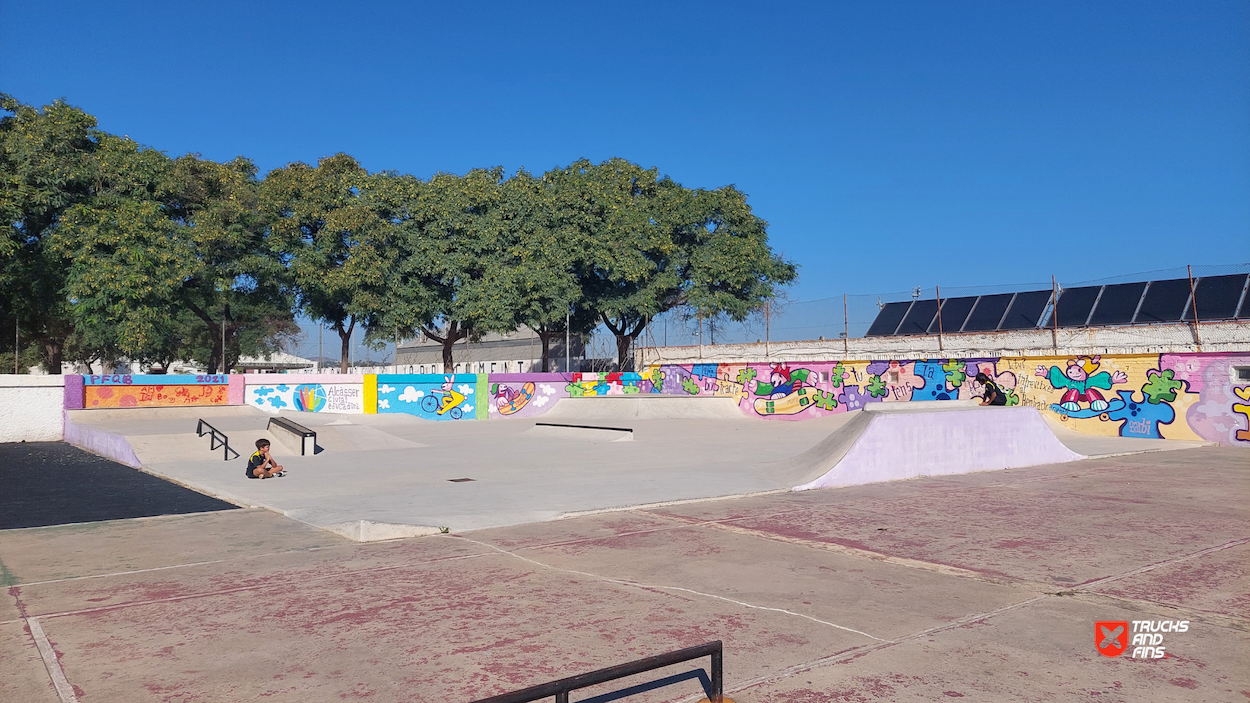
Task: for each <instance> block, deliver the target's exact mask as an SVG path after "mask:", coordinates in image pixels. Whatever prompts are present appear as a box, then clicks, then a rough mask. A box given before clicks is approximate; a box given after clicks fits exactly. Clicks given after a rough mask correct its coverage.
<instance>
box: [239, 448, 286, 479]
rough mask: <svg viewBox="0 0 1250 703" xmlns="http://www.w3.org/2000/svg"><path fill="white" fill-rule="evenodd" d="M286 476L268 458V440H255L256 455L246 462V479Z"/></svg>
mask: <svg viewBox="0 0 1250 703" xmlns="http://www.w3.org/2000/svg"><path fill="white" fill-rule="evenodd" d="M274 476H286V471H285V470H283V468H282V467H281V466H280V465H279V464H278V463H277V462H275V461H274V460H273V457H271V456H269V440H267V439H258V440H256V453H255V454H253V455H252V456H251V457H249V458H248V460H247V477H248V478H273V477H274Z"/></svg>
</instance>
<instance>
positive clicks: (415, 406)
mask: <svg viewBox="0 0 1250 703" xmlns="http://www.w3.org/2000/svg"><path fill="white" fill-rule="evenodd" d="M368 385H369V384H367V383H366V386H368ZM488 395H489V393H488V389H487V383H486V374H474V373H458V374H447V375H443V374H379V375H378V376H377V412H379V413H406V414H408V415H416V416H417V417H420V418H422V419H425V420H439V421H456V420H476V419H483V420H484V419H486V418H487V417H488V410H487V408H485V407H482V406H483V402H484V399H486V398H487V396H488Z"/></svg>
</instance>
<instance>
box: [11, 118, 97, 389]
mask: <svg viewBox="0 0 1250 703" xmlns="http://www.w3.org/2000/svg"><path fill="white" fill-rule="evenodd" d="M0 110H3V111H4V112H8V113H12V114H9V115H6V116H4V117H3V118H0V217H3V218H4V223H3V232H2V233H0V288H3V289H4V290H5V292H6V296H7V297H8V298H9V306H10V314H11V316H12V318H13V319H14V321H16V322H17V323H20V327H21V329H22V330H23V332H22V334H23V337H24V338H25V339H32V340H35V341H36V343H37V344H38V346H39V350H40V357H41V359H40V360H41V362H42V364H43V365H44V367H45V368H46V369H47V371H48V372H50V373H60V371H61V362H62V361H63V352H64V349H65V343H66V339H68V338H69V337H70V335H71V334H72V333H73V322H72V320H71V315H70V311H69V305H68V302H67V300H66V299H65V296H64V295H63V294H62V291H61V284H62V281H63V280H64V275H65V268H66V266H67V264H68V262H67V261H66V260H65V258H64V256H63V255H61V254H60V253H59V252H58V251H56V250H55V248H54V247H53V246H52V243H51V238H52V235H53V233H54V232H55V231H56V228H57V226H58V224H59V222H60V220H61V217H62V216H63V215H64V213H65V211H66V210H67V209H68V208H70V207H71V206H73V205H74V204H76V203H79V202H82V201H84V200H86V199H87V198H88V197H89V196H90V194H91V191H92V187H93V185H94V183H93V181H92V179H91V177H90V176H91V173H90V171H91V169H90V165H91V161H92V158H93V154H94V152H95V151H96V149H97V146H98V144H97V136H98V133H97V132H96V130H95V126H96V121H95V118H94V117H92V116H91V115H88V114H87V113H85V112H83V111H82V110H80V109H78V108H76V107H72V106H70V105H67V104H66V103H64V102H62V101H59V100H58V101H56V102H54V103H52V104H50V105H45V106H44V107H43V109H36V108H34V107H32V106H30V105H25V104H22V103H20V102H18V101H17V100H16V99H14V98H13V97H12V96H10V95H7V94H3V93H0Z"/></svg>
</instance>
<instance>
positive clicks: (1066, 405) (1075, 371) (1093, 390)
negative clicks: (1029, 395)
mask: <svg viewBox="0 0 1250 703" xmlns="http://www.w3.org/2000/svg"><path fill="white" fill-rule="evenodd" d="M1101 360H1102V357H1100V356H1097V355H1095V356H1082V357H1079V358H1077V359H1068V364H1067V369H1066V370H1064V371H1060V370H1059V367H1058V366H1052V367H1050V370H1049V371H1048V370H1047V369H1046V366H1045V365H1041V366H1038V367H1037V371H1036V375H1038V376H1042V377H1044V378H1046V379H1048V380H1049V381H1050V385H1051V386H1053V387H1054V388H1055V390H1059V389H1061V388H1062V389H1067V390H1066V391H1065V392H1064V394H1063V397H1062V398H1060V399H1059V403H1058V407H1057V408H1052V409H1054V410H1055V412H1066V413H1068V414H1069V415H1073V416H1077V417H1092V416H1094V415H1097V414H1098V413H1101V412H1102V411H1104V410H1106V409H1107V408H1108V407H1110V404H1109V403H1108V402H1107V400H1106V398H1104V397H1103V395H1102V393H1100V392H1099V391H1098V389H1100V388H1101V389H1103V390H1107V391H1109V390H1111V387H1112V386H1113V385H1114V384H1117V383H1124V382H1125V381H1127V380H1128V376H1127V375H1126V374H1125V373H1124V372H1123V371H1115V372H1114V373H1107V372H1106V371H1099V370H1098V368H1099V366H1100V364H1101ZM1081 403H1089V408H1088V409H1086V410H1085V411H1084V412H1083V413H1082V408H1081V406H1080V404H1081Z"/></svg>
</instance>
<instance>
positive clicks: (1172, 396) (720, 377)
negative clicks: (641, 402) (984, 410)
mask: <svg viewBox="0 0 1250 703" xmlns="http://www.w3.org/2000/svg"><path fill="white" fill-rule="evenodd" d="M1245 366H1250V354H1240V353H1230V354H1163V355H1157V354H1155V355H1122V356H1114V357H1099V356H1079V357H1075V358H1070V357H1032V358H976V359H919V360H911V361H908V360H890V361H848V362H790V363H781V362H775V363H771V364H689V365H684V364H683V365H671V366H670V365H661V366H655V367H651V368H649V369H647V370H646V371H645V372H644V373H642V374H634V376H637V377H638V378H639V379H643V378H651V377H656V378H660V379H662V392H663V393H666V394H674V395H681V394H686V395H713V396H731V397H735V398H737V399H738V402H739V406H740V407H741V408H742V410H743V412H744V413H746V414H748V415H752V416H757V417H763V418H770V419H780V420H801V419H805V418H809V417H818V416H821V415H828V414H832V413H839V412H849V411H852V410H860V409H862V408H863V407H864V406H865V405H867V404H868V403H891V402H904V401H941V400H956V399H962V400H969V399H977V398H980V397H981V396H982V395H983V388H982V385H981V384H980V383H978V382H977V381H976V375H977V374H978V373H985V374H986V375H988V376H989V377H990V378H991V379H993V380H994V382H995V383H997V384H998V386H999V387H1000V388H1002V389H1003V392H1004V394H1005V395H1006V396H1007V403H1008V405H1030V406H1033V407H1037V408H1039V409H1041V410H1044V411H1046V412H1048V413H1053V414H1054V416H1055V417H1057V418H1059V419H1060V420H1061V421H1063V422H1064V423H1065V424H1070V426H1071V427H1072V429H1075V430H1078V431H1080V432H1085V433H1089V434H1099V435H1110V436H1117V435H1118V436H1123V437H1142V438H1156V439H1158V438H1163V439H1189V440H1206V441H1215V442H1220V443H1223V444H1233V445H1243V446H1250V402H1248V401H1250V397H1247V396H1250V384H1247V383H1245V382H1241V383H1240V384H1239V383H1238V382H1237V381H1236V378H1237V377H1236V373H1235V370H1236V368H1237V367H1245ZM622 376H627V375H624V374H622ZM631 381H633V379H629V378H626V379H623V380H622V385H623V386H624V387H628V386H627V385H626V384H628V383H629V382H631ZM633 382H635V383H637V384H638V385H639V386H640V389H641V388H647V386H646V384H645V383H643V382H642V381H640V380H639V381H633ZM600 383H601V384H604V385H608V389H607V391H606V392H607V393H613V392H617V391H615V389H614V388H612V387H611V385H610V383H609V382H608V379H607V378H603V379H601V380H600ZM582 385H585V384H584V383H583V384H582ZM620 392H628V391H625V390H624V388H622V390H621V391H620Z"/></svg>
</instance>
